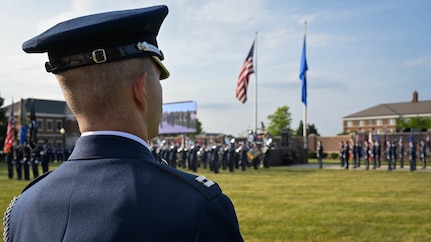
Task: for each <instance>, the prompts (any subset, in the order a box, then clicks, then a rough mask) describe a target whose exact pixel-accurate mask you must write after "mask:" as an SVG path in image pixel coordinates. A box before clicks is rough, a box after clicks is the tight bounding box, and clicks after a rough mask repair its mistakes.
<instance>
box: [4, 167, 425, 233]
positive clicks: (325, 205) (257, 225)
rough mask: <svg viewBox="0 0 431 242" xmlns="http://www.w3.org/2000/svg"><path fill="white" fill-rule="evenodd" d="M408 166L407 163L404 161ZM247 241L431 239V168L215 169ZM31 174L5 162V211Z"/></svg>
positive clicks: (214, 175)
mask: <svg viewBox="0 0 431 242" xmlns="http://www.w3.org/2000/svg"><path fill="white" fill-rule="evenodd" d="M404 169H406V168H404ZM198 173H199V174H203V175H205V176H206V177H207V178H208V179H211V180H214V181H216V182H217V183H219V185H220V186H221V187H222V189H223V192H224V193H225V194H227V195H228V196H229V197H230V198H231V199H232V201H233V203H234V205H235V208H236V212H237V215H238V219H239V223H240V227H241V232H242V234H243V237H244V239H245V241H431V191H430V184H431V173H429V172H401V171H399V170H397V171H392V172H388V171H382V170H379V171H374V170H370V171H363V170H361V171H360V170H338V169H323V170H319V169H310V168H293V167H271V168H269V169H259V170H253V169H249V170H247V171H246V172H241V171H239V170H237V171H235V172H234V173H229V172H228V171H224V170H221V172H220V173H219V174H213V173H211V172H209V171H207V170H203V169H200V170H198ZM27 183H28V182H26V181H17V180H9V179H7V173H6V166H5V163H4V162H1V163H0V186H1V192H0V211H4V210H5V209H6V207H7V205H8V203H9V201H10V199H11V198H12V197H13V196H14V195H16V194H19V193H20V191H21V189H22V188H23V187H24V186H25V185H26V184H27Z"/></svg>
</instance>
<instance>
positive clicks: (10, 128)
mask: <svg viewBox="0 0 431 242" xmlns="http://www.w3.org/2000/svg"><path fill="white" fill-rule="evenodd" d="M14 141H15V118H14V116H13V103H12V106H11V110H10V116H9V122H8V124H7V131H6V139H5V141H4V147H3V151H4V153H6V154H7V153H9V152H10V151H11V149H12V146H13V142H14Z"/></svg>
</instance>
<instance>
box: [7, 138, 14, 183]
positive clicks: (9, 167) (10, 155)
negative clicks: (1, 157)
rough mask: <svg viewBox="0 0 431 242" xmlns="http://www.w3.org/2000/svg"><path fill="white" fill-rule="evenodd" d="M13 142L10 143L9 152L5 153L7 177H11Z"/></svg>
mask: <svg viewBox="0 0 431 242" xmlns="http://www.w3.org/2000/svg"><path fill="white" fill-rule="evenodd" d="M14 146H15V144H14V145H12V147H11V149H10V150H9V152H8V153H7V154H6V163H7V174H8V178H9V179H13V164H14V163H15V162H14V156H15V147H14Z"/></svg>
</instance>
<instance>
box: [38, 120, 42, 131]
mask: <svg viewBox="0 0 431 242" xmlns="http://www.w3.org/2000/svg"><path fill="white" fill-rule="evenodd" d="M37 130H38V131H43V120H42V119H38V120H37Z"/></svg>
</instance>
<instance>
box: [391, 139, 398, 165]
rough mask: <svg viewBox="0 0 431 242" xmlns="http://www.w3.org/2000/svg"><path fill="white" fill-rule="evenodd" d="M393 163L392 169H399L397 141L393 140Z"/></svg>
mask: <svg viewBox="0 0 431 242" xmlns="http://www.w3.org/2000/svg"><path fill="white" fill-rule="evenodd" d="M391 163H392V169H393V170H396V169H397V144H396V143H395V140H392V144H391Z"/></svg>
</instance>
